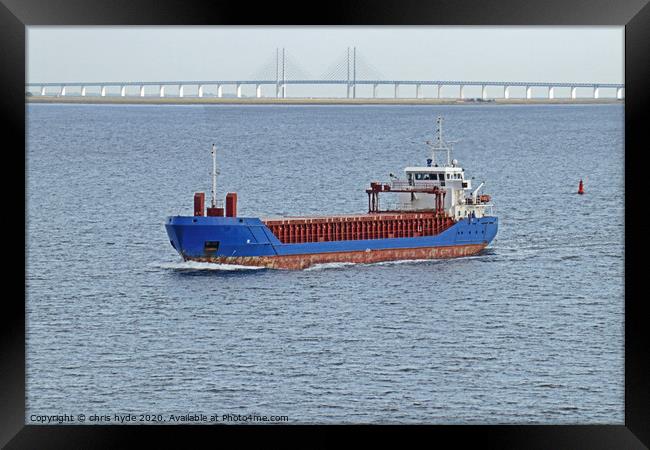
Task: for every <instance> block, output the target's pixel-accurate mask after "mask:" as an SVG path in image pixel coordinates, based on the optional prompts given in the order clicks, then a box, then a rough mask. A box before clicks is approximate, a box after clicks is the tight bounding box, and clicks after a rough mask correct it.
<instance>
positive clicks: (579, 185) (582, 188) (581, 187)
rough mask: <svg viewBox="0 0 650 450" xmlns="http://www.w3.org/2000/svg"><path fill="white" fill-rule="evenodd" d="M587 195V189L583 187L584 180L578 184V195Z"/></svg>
mask: <svg viewBox="0 0 650 450" xmlns="http://www.w3.org/2000/svg"><path fill="white" fill-rule="evenodd" d="M584 193H585V188H584V186H583V185H582V180H580V184H578V194H580V195H582V194H584Z"/></svg>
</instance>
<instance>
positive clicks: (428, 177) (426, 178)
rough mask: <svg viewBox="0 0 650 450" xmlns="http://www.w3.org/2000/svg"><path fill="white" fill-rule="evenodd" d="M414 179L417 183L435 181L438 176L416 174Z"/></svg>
mask: <svg viewBox="0 0 650 450" xmlns="http://www.w3.org/2000/svg"><path fill="white" fill-rule="evenodd" d="M415 179H416V180H418V181H430V180H437V179H438V176H437V174H435V173H416V174H415Z"/></svg>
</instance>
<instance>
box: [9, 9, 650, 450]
mask: <svg viewBox="0 0 650 450" xmlns="http://www.w3.org/2000/svg"><path fill="white" fill-rule="evenodd" d="M0 1H1V4H0V67H1V70H0V77H1V78H2V83H0V86H2V88H3V89H2V93H1V94H0V111H2V118H3V120H2V124H3V125H4V126H3V127H2V128H3V129H4V130H3V132H2V138H3V139H2V142H3V143H4V144H5V145H4V146H3V147H4V150H5V151H4V155H3V162H4V168H5V171H4V174H3V175H4V176H3V177H2V178H3V184H4V185H5V189H4V193H3V194H4V195H3V198H4V199H5V200H7V199H8V200H10V202H9V207H8V208H5V211H6V212H7V211H12V212H15V211H20V210H21V209H22V210H23V211H25V213H24V216H23V219H24V220H25V221H26V220H27V215H26V203H25V202H26V193H25V189H26V184H25V182H26V180H25V174H26V172H25V170H26V161H25V109H26V107H25V98H24V87H25V86H24V83H25V62H26V60H25V27H26V26H29V25H486V26H487V25H587V26H588V25H618V26H625V97H626V99H625V144H626V148H625V152H626V158H625V196H626V200H625V224H626V225H625V283H626V285H625V425H624V426H623V425H579V424H576V425H569V426H560V425H558V426H555V425H547V426H543V425H531V426H525V425H521V426H520V425H515V426H511V425H504V426H461V425H458V426H394V427H377V426H330V427H323V428H326V429H328V431H329V430H337V431H339V430H341V429H344V430H346V431H347V430H352V431H355V432H357V433H358V435H359V437H361V438H365V437H368V435H369V434H370V433H372V434H373V435H379V437H380V438H381V439H384V438H385V437H389V436H390V435H392V434H393V432H394V431H396V430H398V431H407V432H408V433H409V434H411V433H414V434H418V435H422V434H423V433H426V435H427V436H426V437H428V438H429V439H427V440H426V441H424V442H427V443H431V444H434V445H435V444H436V443H441V442H444V441H443V439H444V440H447V439H452V440H455V441H457V442H458V443H461V444H462V443H467V442H468V441H470V442H476V443H480V445H482V446H484V445H485V446H488V447H497V448H572V449H574V448H583V447H584V448H596V449H598V448H646V446H649V445H650V427H649V424H650V407H649V406H650V388H649V386H650V383H649V380H650V370H649V365H650V364H649V361H650V356H649V355H648V353H649V352H648V347H647V345H644V344H645V342H646V341H647V340H648V332H647V331H646V328H645V327H644V325H645V324H644V322H645V319H646V317H648V315H647V312H646V308H645V302H644V300H645V295H643V286H641V283H642V281H643V275H641V274H640V273H639V272H640V270H641V268H643V267H644V261H643V260H642V259H641V256H642V250H643V248H642V247H641V246H645V245H647V244H646V243H645V242H644V241H643V240H642V236H641V229H642V227H643V225H644V222H645V220H644V218H643V216H644V211H643V210H644V203H643V197H644V195H643V193H644V191H643V189H644V184H645V183H644V181H645V180H644V178H643V177H642V167H643V166H642V164H641V163H640V162H639V161H636V160H634V159H633V157H635V156H640V155H641V154H642V150H643V147H642V146H643V143H644V140H645V134H646V133H645V130H644V126H645V125H646V122H645V121H644V120H643V119H644V118H645V117H644V116H645V114H644V113H645V112H646V110H647V109H648V107H647V105H649V104H650V103H649V102H648V101H649V100H650V99H649V97H650V94H649V93H650V85H648V80H650V56H649V55H650V6H649V5H648V4H647V3H648V0H625V1H618V2H613V1H609V0H591V1H586V0H562V1H561V0H549V1H545V2H533V1H529V2H526V3H524V2H522V1H518V0H485V1H481V2H479V1H472V0H456V1H451V0H433V1H425V0H402V1H399V2H397V1H386V0H378V1H369V0H364V1H353V0H350V1H341V0H336V1H331V2H326V3H306V2H303V3H297V2H296V3H291V2H284V3H277V2H269V3H268V4H260V5H257V4H252V5H248V4H245V3H243V2H234V1H232V0H230V1H224V2H212V3H210V2H201V1H197V0H187V1H182V0H155V1H154V0H112V1H111V0H92V1H90V0H89V1H83V0H49V1H48V0H0ZM646 85H647V86H646ZM9 142H12V144H11V145H7V144H8V143H9ZM9 156H11V157H12V158H15V159H14V160H12V161H11V162H9V161H7V157H9ZM18 169H22V170H23V172H22V175H23V177H22V178H23V191H24V192H23V197H22V198H20V196H19V195H17V194H16V184H17V183H16V182H15V181H14V180H13V179H12V175H13V174H14V173H17V172H18ZM19 176H20V175H18V177H19ZM21 201H22V205H21ZM7 222H8V220H7ZM11 222H12V225H13V222H16V221H11ZM13 226H15V227H18V225H13ZM22 233H23V234H22V236H23V240H22V242H21V240H20V239H19V238H16V237H9V236H7V238H8V239H6V241H9V242H10V243H13V244H16V245H17V246H18V245H22V251H23V252H26V246H25V244H26V241H27V233H26V223H25V222H23V230H22ZM16 236H20V231H19V232H18V234H17V235H16ZM19 250H20V249H17V250H16V253H18V251H19ZM13 254H14V253H13V252H11V253H9V252H7V254H6V255H5V258H6V260H8V261H9V264H8V267H7V268H8V269H9V270H10V271H11V272H10V273H11V275H14V273H15V276H11V275H9V276H7V278H8V279H9V278H10V279H14V280H18V279H19V278H20V277H22V278H23V280H24V283H23V289H22V291H23V296H22V300H21V298H20V297H19V296H18V295H12V294H8V295H5V296H4V301H3V306H2V309H3V313H2V315H1V317H2V319H1V320H2V327H1V328H0V330H1V332H2V339H1V340H0V346H1V350H2V351H1V352H0V357H1V358H2V365H1V366H0V417H2V421H1V423H0V445H7V448H77V447H83V448H108V447H114V446H125V445H128V444H130V443H131V442H133V440H134V439H136V438H146V439H147V440H148V441H149V439H156V440H157V439H160V438H161V437H162V439H165V441H162V439H161V440H160V442H164V443H166V444H167V445H170V444H171V443H172V442H176V443H180V442H185V439H186V438H187V437H188V435H189V434H188V433H187V432H188V431H191V432H192V433H193V434H197V435H198V436H199V437H209V436H208V433H209V434H210V435H212V434H213V433H214V432H215V431H226V429H227V431H228V432H229V433H234V434H236V437H238V438H241V439H243V440H248V439H249V437H250V436H251V434H250V433H248V432H249V431H251V430H253V431H263V432H264V433H265V434H267V435H269V434H270V435H274V436H275V435H277V432H278V431H287V430H288V431H295V430H299V431H305V430H308V431H325V430H312V427H311V426H271V427H269V426H266V427H264V426H262V427H260V426H246V427H206V426H186V425H180V426H155V427H154V426H146V427H134V426H117V425H111V426H92V427H89V426H36V425H25V282H26V279H25V261H26V255H25V258H24V259H23V265H22V267H21V265H20V264H19V263H18V264H17V263H16V262H15V261H12V258H11V256H13ZM13 259H15V258H13ZM5 292H7V293H8V292H11V291H9V290H8V289H6V288H5ZM644 338H645V339H644ZM420 437H425V436H420ZM431 438H433V439H431ZM149 442H151V441H149ZM280 442H285V441H284V440H283V441H280ZM301 442H302V443H303V445H304V444H307V445H308V446H312V445H314V444H316V445H324V444H336V443H338V442H340V440H338V439H337V440H334V439H332V440H330V438H329V434H326V433H319V436H318V438H317V439H310V440H308V441H301ZM223 443H224V442H223V441H213V444H214V445H219V444H223ZM269 443H270V441H269V442H267V445H268V444H269Z"/></svg>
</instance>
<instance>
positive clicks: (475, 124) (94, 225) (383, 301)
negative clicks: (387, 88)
mask: <svg viewBox="0 0 650 450" xmlns="http://www.w3.org/2000/svg"><path fill="white" fill-rule="evenodd" d="M437 115H442V116H443V117H444V118H445V120H446V122H445V124H446V128H445V134H446V136H447V138H449V139H451V140H458V142H457V143H456V144H455V152H454V157H455V158H457V159H458V160H459V161H460V163H461V164H462V165H463V167H465V171H466V174H468V175H470V176H474V177H475V182H474V183H475V184H477V183H478V182H481V181H485V182H486V185H485V188H484V189H485V192H486V193H489V194H491V195H492V197H493V200H494V201H495V203H496V205H497V209H496V212H497V215H498V216H499V221H500V222H499V223H500V229H499V233H498V235H497V239H496V241H495V242H494V243H493V244H492V246H491V248H489V249H488V250H487V251H486V252H485V253H484V254H483V255H481V256H477V257H471V258H465V259H457V260H446V261H430V262H394V263H381V264H371V265H326V266H316V267H315V268H312V269H309V270H305V271H277V270H267V269H261V270H250V269H249V270H232V269H231V270H228V267H224V266H215V265H209V264H196V263H183V262H182V261H180V258H179V256H178V255H177V253H176V252H175V251H174V249H173V248H172V247H171V245H170V244H169V240H168V238H167V235H166V233H165V229H164V226H163V223H164V220H165V217H166V216H168V215H176V214H185V215H190V214H191V213H192V195H193V192H194V191H198V190H203V191H206V192H208V196H209V189H210V170H211V157H210V146H211V144H212V143H216V144H217V145H218V149H219V164H220V169H221V175H220V177H219V180H218V189H219V190H220V193H221V194H222V196H225V192H226V191H235V192H237V193H238V196H239V214H240V215H241V216H250V217H258V216H261V217H266V216H278V215H301V214H329V213H354V212H364V211H365V210H366V208H367V196H366V194H365V192H364V189H365V187H366V185H367V184H368V183H369V182H370V181H372V180H386V179H387V178H388V174H389V172H393V173H395V174H400V173H401V171H402V169H403V167H405V166H408V165H420V164H423V163H425V160H426V158H427V157H428V151H427V147H426V146H425V144H424V141H426V140H427V139H431V138H432V137H433V132H434V126H435V118H436V116H437ZM623 125H624V117H623V107H622V106H621V105H549V106H545V105H538V106H533V105H531V106H523V105H512V106H506V105H476V106H471V105H463V106H122V105H119V106H94V105H37V104H31V105H29V106H28V107H27V127H28V131H27V132H28V136H27V141H28V146H27V155H26V163H27V174H26V175H27V249H26V250H27V280H26V282H27V300H26V302H27V311H26V314H27V399H26V401H27V417H26V421H27V422H28V423H34V419H33V418H31V417H32V415H53V414H71V415H74V416H75V417H77V415H78V414H84V415H85V416H86V417H87V419H86V420H87V423H90V422H88V418H89V417H90V416H92V415H93V414H97V415H108V416H110V418H111V420H112V421H111V422H110V423H115V414H121V415H126V414H134V415H136V416H137V418H138V421H139V419H140V418H141V417H142V416H140V415H141V414H150V415H154V416H157V415H159V414H160V415H162V418H163V420H169V417H170V415H171V414H174V415H187V414H201V413H203V414H206V415H208V416H210V415H217V416H218V417H219V419H222V417H223V415H225V414H230V415H232V416H235V415H241V416H246V417H249V415H250V417H252V416H253V415H254V416H258V417H261V416H272V415H273V416H287V417H288V419H289V422H290V423H434V424H442V423H461V424H479V423H490V424H494V423H509V424H511V423H544V424H546V423H548V424H567V423H598V424H604V423H618V424H622V423H623V422H624V378H623V376H624V297H623V292H624V291H623V283H624V271H623V261H624V241H623V237H624V216H623V213H624V171H623V161H624V147H623V142H624V141H623V137H624V127H623ZM580 178H583V179H584V180H585V181H586V184H585V187H586V190H587V194H586V195H584V196H579V195H576V194H575V192H576V190H577V186H578V181H579V180H580ZM30 418H31V419H30ZM144 419H145V420H146V419H147V418H146V417H145V418H144ZM148 419H149V421H151V420H153V419H160V416H157V417H153V419H152V418H151V417H149V418H148ZM75 420H77V419H75ZM241 420H242V421H243V420H247V421H250V420H257V419H255V418H252V419H250V418H248V419H241ZM103 423H106V421H104V422H103ZM230 423H239V422H230Z"/></svg>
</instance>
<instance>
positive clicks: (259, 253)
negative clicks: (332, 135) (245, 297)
mask: <svg viewBox="0 0 650 450" xmlns="http://www.w3.org/2000/svg"><path fill="white" fill-rule="evenodd" d="M165 228H166V229H167V234H168V236H169V240H170V242H171V245H172V246H173V247H174V248H175V249H176V251H177V252H178V253H179V254H180V255H181V256H182V257H183V259H185V260H192V261H205V262H217V263H224V264H238V265H249V266H263V267H271V268H285V269H301V268H305V267H309V266H310V265H313V264H318V263H328V262H358V263H370V262H379V261H389V260H401V259H433V258H452V257H460V256H469V255H474V254H477V253H479V252H480V251H481V250H483V249H484V248H485V247H486V246H487V245H488V244H489V243H490V242H492V240H493V239H494V237H495V236H496V234H497V229H498V219H497V217H494V216H487V217H482V218H468V219H461V220H459V221H458V222H456V223H455V224H454V225H452V226H451V227H449V228H447V229H446V230H444V231H443V232H441V233H439V234H437V235H435V236H421V237H402V238H384V239H358V240H338V241H325V242H305V243H295V244H287V243H282V242H280V240H279V239H278V238H277V237H276V236H275V235H274V234H273V233H272V232H271V230H270V229H269V228H268V227H267V226H266V225H265V224H264V222H262V220H260V219H258V218H243V217H206V216H173V217H168V218H167V221H166V223H165Z"/></svg>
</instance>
